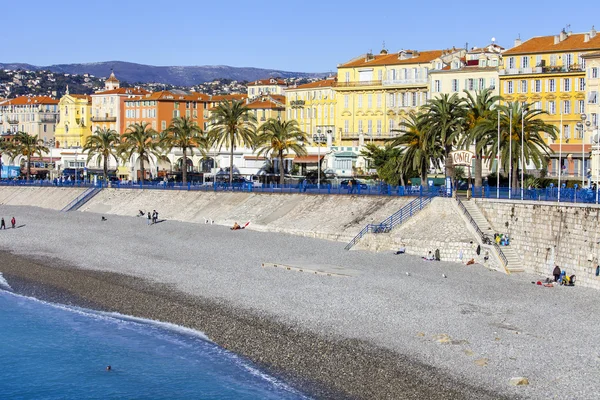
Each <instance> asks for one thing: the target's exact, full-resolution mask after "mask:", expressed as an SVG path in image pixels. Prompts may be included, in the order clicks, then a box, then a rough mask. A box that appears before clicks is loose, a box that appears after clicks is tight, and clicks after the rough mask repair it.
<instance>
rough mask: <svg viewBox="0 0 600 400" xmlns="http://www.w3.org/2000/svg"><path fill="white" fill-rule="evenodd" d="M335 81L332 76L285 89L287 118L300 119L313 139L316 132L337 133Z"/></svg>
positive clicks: (305, 130)
mask: <svg viewBox="0 0 600 400" xmlns="http://www.w3.org/2000/svg"><path fill="white" fill-rule="evenodd" d="M335 83H336V78H335V77H331V78H327V79H323V80H320V81H316V82H311V83H307V84H305V85H299V86H289V87H288V88H287V89H286V90H285V97H286V105H285V114H286V118H287V120H288V121H289V120H296V121H298V125H299V127H300V129H301V130H302V131H303V132H306V134H307V135H308V136H309V137H310V138H311V140H312V135H313V134H315V133H323V134H327V132H329V135H328V136H331V137H333V134H334V133H335V107H336V96H335ZM329 140H331V139H329Z"/></svg>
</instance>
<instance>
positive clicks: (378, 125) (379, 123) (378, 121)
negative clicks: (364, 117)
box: [377, 119, 381, 133]
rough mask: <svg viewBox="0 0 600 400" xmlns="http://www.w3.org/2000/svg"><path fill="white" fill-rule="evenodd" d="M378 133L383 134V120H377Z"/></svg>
mask: <svg viewBox="0 0 600 400" xmlns="http://www.w3.org/2000/svg"><path fill="white" fill-rule="evenodd" d="M377 133H381V120H380V119H378V120H377Z"/></svg>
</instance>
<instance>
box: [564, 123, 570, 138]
mask: <svg viewBox="0 0 600 400" xmlns="http://www.w3.org/2000/svg"><path fill="white" fill-rule="evenodd" d="M563 137H564V138H565V139H569V138H570V137H571V126H570V125H563Z"/></svg>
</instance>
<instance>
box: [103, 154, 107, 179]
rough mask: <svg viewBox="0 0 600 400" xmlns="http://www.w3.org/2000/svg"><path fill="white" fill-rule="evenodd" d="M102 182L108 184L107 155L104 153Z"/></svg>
mask: <svg viewBox="0 0 600 400" xmlns="http://www.w3.org/2000/svg"><path fill="white" fill-rule="evenodd" d="M103 156H104V184H105V185H106V186H108V155H106V154H104V155H103Z"/></svg>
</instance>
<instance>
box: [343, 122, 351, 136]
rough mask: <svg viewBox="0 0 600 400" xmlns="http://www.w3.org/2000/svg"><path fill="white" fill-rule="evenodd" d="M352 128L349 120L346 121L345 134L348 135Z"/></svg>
mask: <svg viewBox="0 0 600 400" xmlns="http://www.w3.org/2000/svg"><path fill="white" fill-rule="evenodd" d="M349 127H350V121H348V120H347V119H345V120H344V132H346V133H348V131H349V129H350V128H349Z"/></svg>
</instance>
